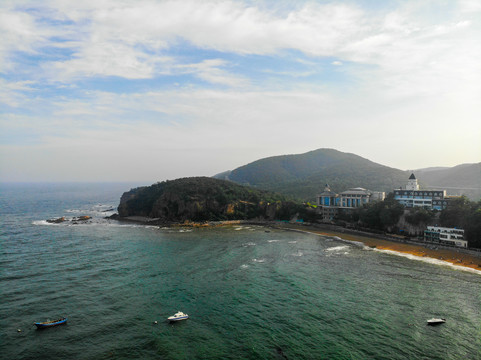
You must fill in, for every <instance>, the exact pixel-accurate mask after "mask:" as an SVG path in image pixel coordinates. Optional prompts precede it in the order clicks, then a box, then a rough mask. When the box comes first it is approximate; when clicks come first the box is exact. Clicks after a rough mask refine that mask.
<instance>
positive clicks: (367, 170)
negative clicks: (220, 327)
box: [214, 148, 481, 201]
mask: <svg viewBox="0 0 481 360" xmlns="http://www.w3.org/2000/svg"><path fill="white" fill-rule="evenodd" d="M411 172H412V171H404V170H400V169H396V168H392V167H389V166H385V165H381V164H378V163H375V162H373V161H371V160H369V159H366V158H363V157H361V156H359V155H356V154H353V153H345V152H341V151H338V150H335V149H328V148H320V149H316V150H312V151H309V152H306V153H302V154H290V155H277V156H271V157H267V158H262V159H259V160H256V161H253V162H250V163H248V164H246V165H243V166H240V167H238V168H236V169H234V170H231V171H225V172H222V173H219V174H216V175H214V177H215V178H219V179H225V180H230V181H233V182H236V183H239V184H242V185H249V186H253V187H256V188H259V189H264V190H269V191H275V192H279V193H282V194H285V195H288V196H291V197H295V198H298V199H302V200H309V201H312V200H314V199H315V196H316V194H318V193H320V192H322V190H323V188H324V185H325V184H326V183H328V184H329V185H330V187H331V189H332V190H333V191H336V192H341V191H344V190H346V189H348V188H350V187H359V186H360V187H364V188H367V189H369V190H373V191H384V192H386V193H388V192H391V191H392V190H394V189H396V188H399V187H402V186H405V185H406V183H407V179H408V177H409V175H410V174H411ZM414 173H415V176H416V178H418V180H419V182H420V185H421V187H422V188H428V187H430V186H437V185H441V186H445V187H447V188H449V187H451V188H456V187H457V186H458V187H463V188H466V189H465V190H464V192H463V191H456V193H455V194H453V195H459V194H460V193H463V194H465V195H467V196H468V197H470V198H473V199H477V198H481V163H477V164H476V163H475V164H461V165H458V166H455V167H453V168H444V167H433V168H425V169H419V170H415V171H414ZM477 175H479V176H477ZM460 179H463V180H462V181H461V180H460ZM476 179H478V180H476ZM436 182H440V184H436ZM468 185H469V186H468ZM467 188H472V189H467ZM478 188H479V189H478ZM448 194H449V192H448Z"/></svg>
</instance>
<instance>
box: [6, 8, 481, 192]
mask: <svg viewBox="0 0 481 360" xmlns="http://www.w3.org/2000/svg"><path fill="white" fill-rule="evenodd" d="M0 32H1V34H2V35H1V36H0V139H1V140H0V181H72V180H73V181H109V180H119V181H124V180H125V181H132V180H134V181H145V182H147V183H148V182H154V181H159V180H165V179H174V178H178V177H184V176H196V175H207V176H210V175H214V174H216V173H219V172H222V171H225V170H229V169H234V168H236V167H238V166H241V165H244V164H246V163H249V162H252V161H254V160H257V159H260V158H264V157H267V156H273V155H283V154H298V153H303V152H307V151H310V150H315V149H318V148H334V149H337V150H339V151H344V152H351V153H355V154H357V155H360V156H362V157H365V158H368V159H370V160H372V161H375V162H378V163H380V164H383V165H387V166H391V167H395V168H399V169H404V170H407V169H416V168H422V167H430V166H454V165H457V164H461V163H469V162H471V163H472V162H480V161H481V1H478V0H459V1H448V0H441V1H439V0H433V1H425V0H413V1H390V0H385V1H375V0H360V1H315V0H313V1H285V0H265V1H264V0H250V1H249V0H243V1H241V0H238V1H233V0H203V1H196V0H178V1H160V0H159V1H154V0H138V1H125V0H95V1H94V0H83V1H60V0H45V1H17V0H15V1H9V0H3V1H1V2H0Z"/></svg>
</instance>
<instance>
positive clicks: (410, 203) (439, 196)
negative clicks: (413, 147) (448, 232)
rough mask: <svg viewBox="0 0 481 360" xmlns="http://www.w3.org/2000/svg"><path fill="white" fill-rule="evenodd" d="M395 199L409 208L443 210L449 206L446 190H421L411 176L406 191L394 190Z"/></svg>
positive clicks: (412, 175)
mask: <svg viewBox="0 0 481 360" xmlns="http://www.w3.org/2000/svg"><path fill="white" fill-rule="evenodd" d="M394 199H395V200H397V201H399V203H401V204H402V205H404V206H405V207H408V208H412V207H416V206H421V207H424V208H427V209H432V210H443V209H444V208H446V206H447V205H448V199H447V196H446V190H420V189H419V185H418V180H417V179H416V177H415V176H414V174H411V176H410V177H409V180H408V183H407V185H406V187H405V189H397V190H394Z"/></svg>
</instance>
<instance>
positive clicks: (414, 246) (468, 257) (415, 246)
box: [114, 216, 481, 275]
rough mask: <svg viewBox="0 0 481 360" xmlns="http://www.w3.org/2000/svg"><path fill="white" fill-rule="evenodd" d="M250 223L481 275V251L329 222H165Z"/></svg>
mask: <svg viewBox="0 0 481 360" xmlns="http://www.w3.org/2000/svg"><path fill="white" fill-rule="evenodd" d="M114 219H115V220H118V221H121V222H122V221H124V222H131V223H132V222H133V223H140V224H144V225H161V224H159V222H158V219H151V218H146V217H140V216H137V217H127V218H114ZM249 224H250V225H260V226H266V227H271V228H274V229H279V230H291V231H301V232H306V233H310V234H316V235H322V236H330V237H338V238H340V239H341V240H345V241H349V242H351V243H362V244H363V245H364V246H366V247H369V248H371V249H372V250H376V251H381V252H385V253H392V254H394V255H401V256H406V257H409V258H411V259H413V260H422V259H423V258H429V259H433V260H435V263H436V264H438V265H445V266H451V267H454V268H457V269H461V270H471V271H472V270H475V272H476V273H479V274H480V275H481V252H476V251H472V250H469V249H463V248H459V249H457V248H451V247H449V248H448V247H443V246H441V245H437V244H422V243H417V242H414V241H411V240H406V239H399V240H396V238H394V237H393V238H390V237H389V238H388V237H387V236H383V235H380V234H376V233H372V234H371V233H367V232H360V231H355V230H349V229H345V228H341V227H337V226H333V225H328V224H324V225H323V224H296V223H281V222H277V221H262V220H261V221H255V220H230V221H211V222H204V223H196V222H191V221H186V222H183V223H163V224H162V225H164V226H168V227H191V228H204V227H222V226H229V225H249Z"/></svg>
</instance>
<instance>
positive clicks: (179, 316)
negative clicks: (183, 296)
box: [167, 311, 189, 321]
mask: <svg viewBox="0 0 481 360" xmlns="http://www.w3.org/2000/svg"><path fill="white" fill-rule="evenodd" d="M188 318H189V315H187V314H184V313H183V312H182V311H179V312H177V313H175V314H174V315H172V316H169V317H168V318H167V320H169V321H180V320H186V319H188Z"/></svg>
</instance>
